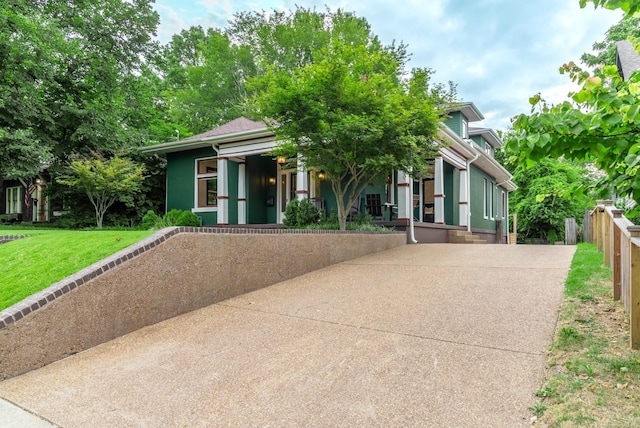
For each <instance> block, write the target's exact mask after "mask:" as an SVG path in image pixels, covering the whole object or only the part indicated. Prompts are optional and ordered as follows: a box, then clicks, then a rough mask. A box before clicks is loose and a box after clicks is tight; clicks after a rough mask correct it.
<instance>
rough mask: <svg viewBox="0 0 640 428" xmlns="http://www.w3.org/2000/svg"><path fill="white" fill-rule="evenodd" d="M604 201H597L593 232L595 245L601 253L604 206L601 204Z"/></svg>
mask: <svg viewBox="0 0 640 428" xmlns="http://www.w3.org/2000/svg"><path fill="white" fill-rule="evenodd" d="M603 202H604V201H598V205H596V215H595V219H596V221H595V222H594V223H595V230H594V231H593V232H594V233H593V237H594V238H595V240H596V245H597V247H598V251H602V213H603V212H604V205H603V204H602V203H603Z"/></svg>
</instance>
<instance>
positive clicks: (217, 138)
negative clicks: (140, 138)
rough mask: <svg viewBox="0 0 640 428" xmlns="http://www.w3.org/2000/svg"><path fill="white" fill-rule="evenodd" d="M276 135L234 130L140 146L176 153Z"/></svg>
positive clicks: (148, 150)
mask: <svg viewBox="0 0 640 428" xmlns="http://www.w3.org/2000/svg"><path fill="white" fill-rule="evenodd" d="M265 137H274V138H275V134H274V133H273V132H272V131H270V130H269V129H267V128H266V127H264V128H258V129H251V130H248V131H241V132H234V133H233V134H224V135H214V136H211V137H204V138H196V139H185V140H180V141H170V142H168V143H161V144H156V145H153V146H146V147H140V151H141V152H142V153H157V154H164V153H174V152H183V151H187V150H195V149H201V148H205V147H215V146H219V145H220V144H225V143H233V142H237V141H243V140H254V139H257V138H265Z"/></svg>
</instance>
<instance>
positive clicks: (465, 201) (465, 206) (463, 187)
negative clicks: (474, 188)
mask: <svg viewBox="0 0 640 428" xmlns="http://www.w3.org/2000/svg"><path fill="white" fill-rule="evenodd" d="M467 174H468V172H467V170H466V169H461V170H460V201H459V202H458V205H459V207H460V210H459V211H460V215H459V218H458V226H464V227H467V223H468V221H469V192H468V191H467V189H468V187H467V184H468V180H467Z"/></svg>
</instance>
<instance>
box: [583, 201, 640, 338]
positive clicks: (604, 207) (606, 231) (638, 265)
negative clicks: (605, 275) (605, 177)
mask: <svg viewBox="0 0 640 428" xmlns="http://www.w3.org/2000/svg"><path fill="white" fill-rule="evenodd" d="M622 213H623V210H619V209H616V208H615V207H614V206H613V201H598V204H597V206H596V208H595V209H594V210H593V211H591V212H590V213H589V226H588V227H589V235H590V237H591V242H593V243H595V244H596V245H597V246H598V251H602V253H603V254H604V264H605V266H607V267H610V268H611V269H612V270H613V298H614V300H622V303H623V304H624V307H625V309H626V311H627V313H628V314H629V319H630V330H631V348H632V349H640V226H636V225H634V224H633V223H632V222H630V221H629V220H628V219H627V218H626V217H625V216H624V215H622ZM585 227H587V225H586V224H585Z"/></svg>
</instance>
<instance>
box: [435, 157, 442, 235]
mask: <svg viewBox="0 0 640 428" xmlns="http://www.w3.org/2000/svg"><path fill="white" fill-rule="evenodd" d="M443 162H444V161H443V160H442V157H437V158H436V162H435V172H434V177H433V178H434V183H433V184H434V195H433V199H434V216H433V217H434V218H433V222H434V223H435V224H444V164H443Z"/></svg>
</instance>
